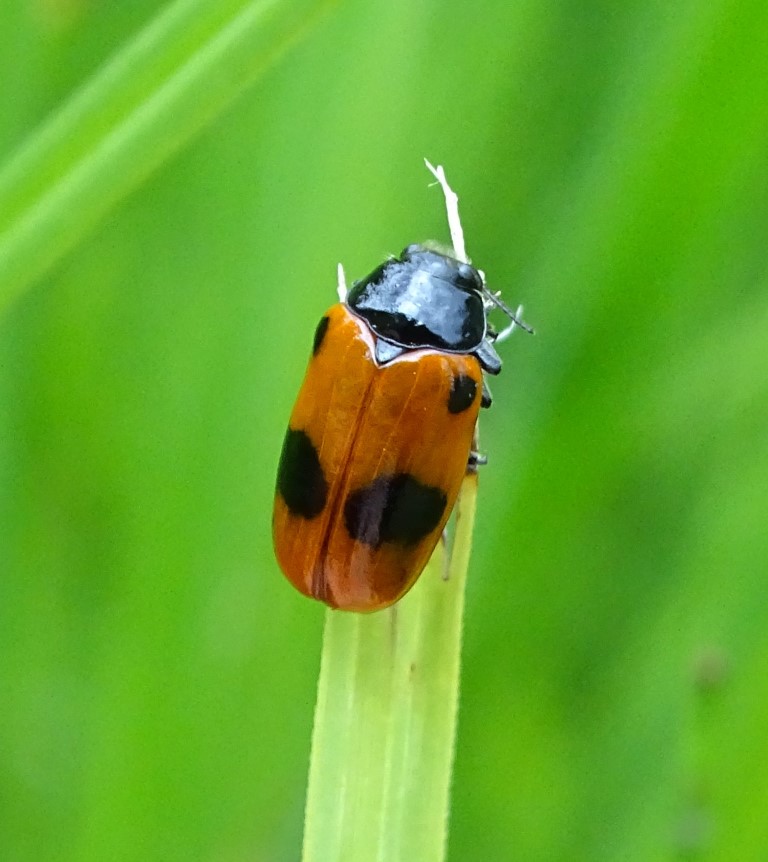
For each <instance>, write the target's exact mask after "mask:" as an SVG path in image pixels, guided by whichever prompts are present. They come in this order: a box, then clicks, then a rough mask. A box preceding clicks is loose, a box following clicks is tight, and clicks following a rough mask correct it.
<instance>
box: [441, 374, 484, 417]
mask: <svg viewBox="0 0 768 862" xmlns="http://www.w3.org/2000/svg"><path fill="white" fill-rule="evenodd" d="M475 395H477V383H475V381H474V380H473V379H472V378H471V377H469V376H468V375H466V374H459V375H457V376H456V377H454V378H453V383H452V384H451V394H450V395H449V396H448V412H449V413H463V412H464V411H465V410H467V409H468V408H470V407H471V406H472V404H473V403H474V400H475Z"/></svg>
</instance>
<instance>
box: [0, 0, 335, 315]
mask: <svg viewBox="0 0 768 862" xmlns="http://www.w3.org/2000/svg"><path fill="white" fill-rule="evenodd" d="M331 2H332V0H251V2H246V0H178V2H176V3H174V4H172V5H171V6H170V7H168V8H167V9H166V10H164V11H163V12H162V13H161V14H160V15H159V16H158V17H157V19H156V20H155V21H153V22H152V23H151V24H150V25H149V26H147V27H146V28H145V29H144V30H143V31H142V32H141V33H140V34H139V35H138V36H137V37H136V39H135V40H134V41H133V42H131V43H130V44H129V45H127V46H126V47H125V48H124V49H123V50H122V51H121V52H120V53H119V54H118V55H117V56H115V57H114V58H113V60H112V61H111V62H109V63H108V64H107V65H106V66H105V67H104V68H103V69H102V70H101V71H100V72H98V73H97V74H96V75H95V76H94V78H93V79H92V80H91V81H90V82H89V83H88V84H87V85H86V86H85V87H84V88H83V89H82V90H81V91H80V92H79V93H78V94H76V95H75V96H74V97H73V98H72V99H71V100H70V102H69V103H68V104H67V105H65V106H64V107H63V108H62V109H61V110H60V111H59V112H58V113H57V114H56V115H55V116H54V117H52V118H51V120H50V121H49V122H48V124H47V125H46V126H44V127H43V128H42V129H41V130H40V131H39V132H38V133H37V134H36V135H35V136H34V137H33V138H32V139H31V140H30V141H29V142H28V143H27V144H26V145H25V146H24V147H23V148H22V149H21V151H20V152H19V153H18V154H17V155H16V156H15V158H13V159H12V160H11V161H10V163H9V164H8V165H7V166H6V167H5V168H4V169H3V170H2V171H0V312H2V311H3V310H4V309H5V308H7V306H8V304H9V303H10V302H11V301H12V300H13V299H14V298H15V297H17V296H18V295H19V294H20V293H21V292H22V291H23V290H24V289H25V288H26V287H27V286H28V285H30V284H31V283H32V282H33V281H34V280H35V278H37V277H39V276H40V275H41V274H42V273H43V272H45V270H46V269H47V268H48V267H50V266H51V265H52V264H53V263H54V262H55V261H57V260H58V259H59V258H60V257H61V256H62V255H63V254H65V253H66V252H67V251H68V250H69V249H71V248H72V247H73V246H74V245H75V244H76V243H77V242H78V241H80V240H81V239H82V238H83V237H84V236H85V235H86V234H87V232H88V231H89V230H90V229H91V228H92V227H93V226H94V225H95V224H96V223H97V222H98V220H99V219H100V218H101V217H102V216H103V215H104V214H105V213H106V212H107V211H108V210H109V209H110V207H112V206H114V205H115V204H116V203H117V202H118V201H119V200H121V199H122V198H124V197H125V195H127V194H128V193H129V192H130V191H131V190H132V189H134V188H135V187H136V186H137V185H138V184H139V183H140V182H141V181H142V180H143V179H144V178H145V177H146V176H147V175H148V174H149V173H150V172H151V171H153V170H154V169H155V168H156V167H157V166H158V165H160V164H161V163H162V162H163V161H164V160H165V159H166V158H168V156H169V155H171V154H172V153H173V152H174V151H176V150H177V149H178V148H179V147H181V146H182V145H183V144H185V143H186V142H187V141H188V140H189V139H190V138H191V137H192V135H194V134H195V133H196V132H197V131H199V130H200V129H201V128H202V127H203V126H204V125H205V124H206V123H208V122H210V121H211V120H212V119H213V118H214V117H215V116H216V115H217V113H219V112H220V111H221V110H222V109H223V108H225V107H226V106H227V105H229V104H230V103H231V101H232V100H233V99H234V98H235V97H236V96H237V95H238V94H239V93H240V92H242V90H243V89H245V87H247V86H248V85H249V84H251V83H252V82H253V81H254V80H255V79H256V78H257V77H258V76H259V74H260V73H261V72H262V71H263V70H264V68H265V67H266V66H267V65H268V64H269V63H270V62H271V61H272V60H273V59H274V58H275V57H276V56H277V55H279V54H280V53H281V52H282V51H283V50H285V48H286V47H287V46H288V45H290V44H291V43H292V42H293V41H294V40H295V39H297V38H298V37H299V36H300V35H302V34H303V33H304V32H305V31H306V29H307V28H308V26H309V25H310V24H311V23H313V22H314V21H315V20H316V19H317V17H318V15H319V14H320V13H321V12H322V11H323V10H324V9H325V8H327V7H328V6H329V5H330V3H331Z"/></svg>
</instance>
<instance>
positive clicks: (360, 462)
mask: <svg viewBox="0 0 768 862" xmlns="http://www.w3.org/2000/svg"><path fill="white" fill-rule="evenodd" d="M493 306H497V307H499V308H501V309H502V310H503V311H504V312H505V313H506V314H507V315H508V316H509V317H510V318H511V321H512V323H511V324H510V326H509V327H508V329H511V328H512V327H514V326H515V325H516V324H517V320H516V318H515V316H514V314H513V313H512V312H511V311H510V310H509V309H508V308H507V307H506V306H505V305H504V304H503V303H502V302H501V301H500V300H499V299H498V298H497V297H496V296H495V295H494V294H492V293H490V292H489V291H488V289H487V288H486V287H485V284H484V282H483V278H482V276H481V274H480V272H478V270H477V269H475V268H474V267H473V266H470V265H469V264H468V263H462V262H460V261H458V260H455V259H454V258H452V257H448V256H447V255H445V254H442V253H440V252H438V251H435V250H433V249H432V248H429V247H427V246H423V245H411V246H408V248H406V249H405V251H404V252H403V253H402V255H401V256H400V257H399V258H392V259H390V260H387V261H386V262H385V263H383V264H381V266H379V267H378V268H377V269H375V270H374V271H373V272H372V273H371V274H370V275H369V276H368V277H367V278H364V279H362V280H361V281H357V282H355V283H354V284H353V286H352V288H351V290H350V291H349V293H348V294H347V295H346V297H344V298H343V299H342V301H341V302H340V303H338V304H337V305H334V306H333V307H332V308H331V309H330V310H329V311H328V313H327V314H326V315H325V316H324V317H323V318H322V319H321V320H320V323H319V325H318V327H317V330H316V331H315V340H314V346H313V350H312V358H311V359H310V362H309V368H308V369H307V374H306V377H305V379H304V384H303V385H302V387H301V390H300V392H299V396H298V399H297V401H296V405H295V407H294V409H293V413H292V414H291V419H290V422H289V424H288V432H287V434H286V436H285V442H284V443H283V450H282V454H281V456H280V466H279V468H278V473H277V491H276V495H275V510H274V517H273V537H274V544H275V553H276V555H277V559H278V562H279V563H280V567H281V568H282V570H283V571H284V572H285V574H286V576H287V577H288V579H289V580H290V581H291V583H293V585H294V586H295V587H296V588H297V589H298V590H300V591H301V592H302V593H304V594H305V595H307V596H311V597H312V598H315V599H319V600H320V601H323V602H325V603H326V604H328V605H330V606H331V607H334V608H342V609H344V610H352V611H375V610H378V609H380V608H385V607H387V606H388V605H391V604H393V603H394V602H396V601H397V600H398V599H399V598H401V597H402V596H403V595H404V594H405V593H406V592H407V591H408V590H409V589H410V588H411V586H413V583H414V582H415V580H416V579H417V578H418V576H419V575H420V574H421V571H422V569H423V568H424V566H425V565H426V563H427V560H429V557H430V555H431V554H432V551H433V550H434V547H435V545H436V543H437V541H438V539H439V537H440V534H441V532H442V530H443V527H444V526H445V523H446V521H447V520H448V517H449V515H450V513H451V509H452V508H453V505H454V503H455V502H456V496H457V495H458V492H459V487H460V485H461V481H462V478H463V477H464V474H465V472H466V468H467V464H468V463H471V462H472V461H473V460H474V461H476V460H477V456H476V454H475V453H473V452H472V437H473V433H474V429H475V423H476V421H477V414H478V411H479V410H480V407H481V406H483V407H488V406H490V403H491V396H490V393H489V391H488V388H487V386H486V385H485V382H484V379H483V371H485V372H487V373H488V374H498V373H499V371H500V370H501V360H500V359H499V356H498V354H497V353H496V350H495V348H494V346H493V345H494V342H495V341H496V340H497V338H498V337H499V335H498V334H497V333H496V332H495V331H494V330H493V329H491V327H490V326H489V324H488V311H489V309H490V308H491V307H493Z"/></svg>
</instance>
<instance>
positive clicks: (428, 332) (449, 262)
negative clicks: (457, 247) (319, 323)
mask: <svg viewBox="0 0 768 862" xmlns="http://www.w3.org/2000/svg"><path fill="white" fill-rule="evenodd" d="M481 290H482V280H481V278H480V274H479V273H478V272H477V270H476V269H474V267H472V266H470V265H469V264H467V263H460V262H459V261H457V260H454V259H453V258H450V257H446V256H445V255H443V254H439V253H438V252H436V251H431V250H429V249H426V248H424V247H422V246H408V248H407V249H406V250H405V251H404V252H403V253H402V255H401V256H400V258H393V259H392V260H388V261H386V262H385V263H383V264H382V265H381V266H379V267H377V268H376V269H375V270H374V271H373V272H372V273H371V274H370V275H369V276H367V278H364V279H362V280H360V281H356V282H355V283H354V284H353V285H352V289H351V290H350V291H349V295H348V296H347V299H346V302H347V305H348V307H349V308H350V310H351V311H353V312H354V313H355V314H357V315H358V316H359V317H361V318H363V320H365V321H366V323H368V325H369V326H370V327H371V329H372V330H373V331H374V333H375V334H376V335H377V336H379V338H383V339H385V340H386V341H389V342H392V343H394V344H399V345H402V346H404V347H407V348H418V347H434V348H437V349H439V350H447V351H451V352H455V353H471V352H472V351H474V350H475V349H476V348H477V347H478V346H479V345H480V344H481V342H482V341H483V338H484V337H485V327H486V321H485V308H484V306H483V297H482V293H481Z"/></svg>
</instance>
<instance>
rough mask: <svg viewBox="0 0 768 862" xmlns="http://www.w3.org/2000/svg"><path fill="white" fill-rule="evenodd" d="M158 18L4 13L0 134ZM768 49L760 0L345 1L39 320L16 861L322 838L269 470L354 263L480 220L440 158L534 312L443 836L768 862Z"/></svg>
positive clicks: (14, 349)
mask: <svg viewBox="0 0 768 862" xmlns="http://www.w3.org/2000/svg"><path fill="white" fill-rule="evenodd" d="M159 8H160V4H158V3H156V2H148V0H135V2H132V3H125V4H118V3H97V2H86V0H5V2H4V3H2V5H0V34H2V35H0V80H1V81H2V86H0V157H2V158H5V157H7V156H8V155H10V154H11V153H12V152H13V151H14V150H15V149H16V148H17V147H18V146H20V145H21V144H22V142H23V141H24V139H25V137H26V136H27V135H28V134H29V133H30V132H31V131H32V130H33V129H34V128H35V127H36V126H37V125H38V124H39V123H40V122H42V121H43V120H44V119H45V118H46V117H47V116H49V115H50V114H51V112H53V111H55V110H56V108H57V106H58V105H60V104H62V103H63V102H64V101H65V100H66V99H67V97H68V96H69V95H70V94H71V93H72V92H73V91H74V90H75V88H77V86H78V85H79V84H80V83H81V82H83V81H84V80H86V79H87V78H88V77H89V76H90V75H91V74H92V73H93V72H94V71H95V70H96V69H97V68H98V67H99V66H100V65H101V63H102V62H103V61H104V60H105V59H107V58H108V57H109V56H110V55H111V54H112V53H113V52H114V51H115V50H117V49H119V47H120V46H121V45H122V44H123V43H124V42H125V41H126V40H127V39H129V38H131V37H132V36H133V35H134V34H135V33H137V32H138V31H139V30H140V28H141V27H142V26H143V25H144V24H145V23H146V22H147V21H149V20H151V18H152V17H153V16H154V14H155V13H156V12H157V10H158V9H159ZM766 44H768V5H766V4H765V2H749V0H742V2H734V0H713V2H700V0H682V2H676V3H668V2H661V0H651V2H647V0H646V2H639V0H637V2H636V0H628V2H624V3H610V2H598V0H588V2H584V3H576V2H572V0H570V2H569V0H560V2H550V3H541V2H530V0H521V2H518V3H514V4H508V3H503V2H500V0H496V2H481V3H479V4H477V5H475V6H474V7H472V9H471V11H470V10H469V9H468V7H467V6H466V4H465V3H462V2H458V0H450V2H441V3H438V2H427V0H425V2H419V3H415V4H408V3H404V2H392V0H383V2H372V0H369V2H365V0H349V2H344V3H341V4H340V5H339V7H338V8H337V9H336V10H335V12H333V13H332V14H330V15H329V16H327V17H326V18H325V19H324V20H323V22H322V23H321V24H320V26H319V27H317V28H316V29H314V30H313V31H312V32H311V33H310V34H309V35H308V37H307V38H306V39H305V40H304V41H303V42H302V43H301V44H299V45H298V46H296V47H294V48H293V49H292V51H291V52H290V53H289V54H287V55H286V56H284V57H283V58H282V60H281V61H280V62H279V64H278V65H276V66H275V67H273V68H272V69H271V70H269V71H268V73H267V74H266V75H265V76H264V77H263V78H262V79H261V80H260V81H259V83H258V84H257V86H256V87H254V88H252V89H251V90H249V91H248V93H247V94H246V95H245V97H243V98H241V99H240V100H239V101H238V102H237V103H236V104H235V105H234V106H233V107H232V108H231V109H230V110H228V111H227V112H226V114H224V115H223V116H220V117H219V118H217V119H216V121H215V122H214V123H213V124H212V125H211V126H209V127H208V128H207V130H206V131H205V132H204V133H203V134H202V135H201V136H200V137H199V138H197V140H196V141H195V142H194V143H193V144H192V145H191V146H189V147H188V148H186V149H185V150H184V151H183V152H182V153H181V154H180V155H178V156H177V157H176V158H174V159H173V160H172V161H171V162H169V163H167V164H166V165H165V166H164V167H163V169H162V170H161V171H159V172H157V173H155V174H154V175H153V176H152V177H151V178H150V179H149V180H148V181H147V182H146V183H145V184H144V185H143V187H142V188H141V189H140V190H139V191H138V192H137V193H136V194H134V195H133V196H131V197H130V198H129V199H128V200H126V201H125V202H124V203H123V205H122V206H121V207H120V208H119V209H118V210H116V211H113V212H112V213H111V214H110V216H109V217H108V218H107V219H106V220H105V221H104V223H102V224H101V226H100V227H99V229H98V231H96V232H95V233H94V234H92V235H91V236H89V238H88V239H87V241H86V242H84V243H82V244H81V245H80V246H78V248H77V249H76V250H75V251H74V252H73V253H72V254H70V255H69V256H68V257H67V258H66V259H65V260H64V261H63V262H61V263H60V264H59V266H58V267H57V268H56V270H55V271H54V272H51V273H49V274H48V276H47V277H46V278H45V279H44V280H43V281H42V283H40V284H38V285H36V286H35V288H34V289H32V290H31V291H29V292H28V293H27V294H26V295H25V296H24V297H23V298H22V299H21V301H19V302H17V303H16V304H15V305H14V306H13V307H12V308H11V309H10V311H9V313H8V314H6V315H5V317H4V319H3V320H2V321H0V423H2V425H1V426H0V428H1V434H2V438H1V439H0V859H2V860H3V862H5V860H8V862H22V860H24V862H26V860H66V862H69V860H118V859H119V860H147V859H149V860H154V859H157V860H210V862H239V861H240V860H278V862H282V860H295V859H297V858H298V855H299V848H300V842H301V825H302V823H301V821H302V811H303V803H304V790H305V780H306V770H307V758H308V751H309V738H310V729H311V722H312V710H313V703H314V694H315V682H316V676H317V670H318V656H319V649H320V639H321V629H322V622H323V610H322V608H321V607H320V606H319V605H315V604H313V603H312V602H309V601H307V600H306V599H303V598H302V597H300V596H299V595H298V594H297V593H295V592H294V591H293V590H292V589H291V588H290V587H289V585H288V584H287V582H286V581H284V579H283V578H282V576H281V575H280V573H279V571H278V569H277V566H276V564H275V562H274V560H273V557H272V550H271V545H270V534H269V521H270V513H271V503H272V489H273V478H274V471H275V464H276V459H277V455H278V453H279V449H280V445H281V440H282V435H283V431H284V426H285V423H286V420H287V416H288V413H289V411H290V407H291V404H292V401H293V397H294V395H295V392H296V390H297V387H298V384H299V382H300V379H301V377H302V374H303V369H304V364H305V361H306V358H307V351H308V346H309V343H310V339H311V337H312V333H313V329H314V325H315V323H316V321H317V319H318V318H319V316H320V315H321V314H322V312H323V311H324V310H325V308H326V307H327V306H328V305H329V304H331V303H332V302H333V301H334V300H335V292H334V291H335V265H336V262H337V261H338V260H342V261H343V262H344V264H345V266H346V269H347V273H348V275H349V276H350V277H351V278H355V277H360V276H361V275H363V274H365V273H366V272H367V271H369V270H370V269H371V268H372V267H373V266H374V265H376V264H377V263H378V262H379V261H380V260H381V259H382V258H383V256H385V255H386V254H387V253H390V252H397V251H399V250H400V249H401V248H402V247H403V246H405V245H406V244H408V243H409V242H412V241H417V240H422V239H425V238H436V239H442V240H445V239H447V231H446V228H445V225H444V214H443V207H442V200H441V197H440V194H439V192H438V190H436V189H428V188H427V183H428V180H429V177H428V176H427V173H426V171H425V169H424V167H423V164H422V157H423V156H428V157H429V158H430V159H431V160H433V161H435V162H440V163H442V164H444V165H446V168H447V171H448V176H449V179H450V180H451V181H452V183H453V185H454V186H455V187H456V188H457V190H458V191H459V193H460V195H461V201H462V215H463V220H464V226H465V230H466V233H467V239H468V246H469V251H470V254H471V255H472V256H473V258H474V260H475V262H476V263H477V264H478V265H479V266H481V267H482V268H483V269H484V270H485V271H486V273H487V276H488V279H489V282H490V284H491V285H492V286H493V287H494V288H501V289H503V291H504V295H505V297H506V298H507V299H508V301H509V302H511V303H513V304H514V303H517V302H523V303H525V306H526V318H527V320H528V321H529V322H530V323H531V324H533V325H534V326H535V327H536V330H537V334H536V337H535V338H528V337H524V336H523V335H519V334H518V335H516V336H515V338H514V339H512V340H511V341H510V342H509V343H506V344H504V345H503V346H502V353H503V356H504V360H505V368H504V372H503V374H502V376H501V377H500V378H499V379H498V380H497V381H494V386H493V391H494V396H495V404H494V408H493V410H492V411H490V412H489V413H488V414H485V415H484V417H483V427H482V438H483V447H482V448H483V449H484V450H485V451H486V452H487V453H488V454H489V457H490V464H489V466H488V467H487V468H486V469H485V470H483V472H482V478H481V497H480V510H479V525H478V532H477V539H476V547H475V552H474V556H473V562H472V566H471V570H470V581H469V586H468V595H467V617H466V644H465V654H464V671H463V687H462V702H461V712H460V722H459V741H458V750H457V757H456V770H455V779H454V790H453V799H454V806H453V813H452V818H451V826H450V844H449V847H450V850H449V858H450V859H451V860H455V862H458V860H462V862H464V860H514V862H518V860H520V862H530V860H534V861H535V862H537V860H547V862H549V860H600V862H602V860H605V862H608V860H626V862H629V860H632V862H634V860H637V862H649V860H679V859H684V860H736V862H745V860H765V859H768V768H767V767H768V613H767V611H768V530H767V529H766V524H767V523H768V481H767V479H768V400H767V399H766V395H767V394H768V392H767V390H768V295H767V294H766V288H767V287H768V266H767V265H766V260H767V255H766V249H767V248H768V241H767V229H768V50H766ZM425 792H429V788H425ZM361 862H365V860H361ZM415 862H418V860H416V861H415Z"/></svg>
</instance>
